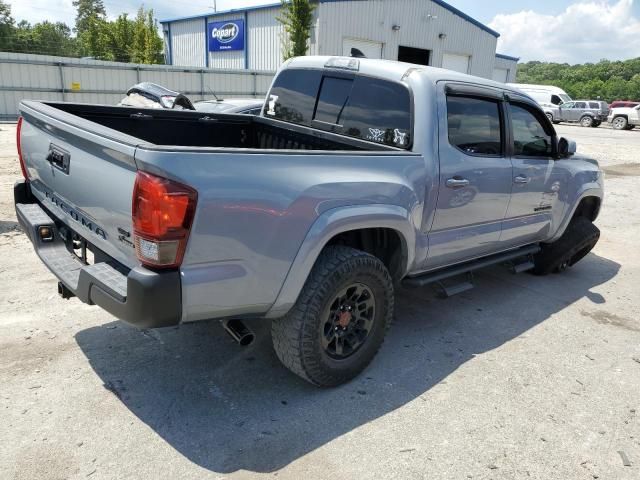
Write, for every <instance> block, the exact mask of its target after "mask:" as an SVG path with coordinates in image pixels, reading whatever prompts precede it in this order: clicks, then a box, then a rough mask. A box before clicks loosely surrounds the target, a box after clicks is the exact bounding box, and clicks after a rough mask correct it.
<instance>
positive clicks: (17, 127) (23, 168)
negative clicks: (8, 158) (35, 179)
mask: <svg viewBox="0 0 640 480" xmlns="http://www.w3.org/2000/svg"><path fill="white" fill-rule="evenodd" d="M21 131H22V117H19V118H18V125H16V147H17V148H18V160H19V161H20V170H22V176H23V177H24V179H25V180H29V175H27V167H25V165H24V158H22V145H21V144H20V142H21V140H20V132H21Z"/></svg>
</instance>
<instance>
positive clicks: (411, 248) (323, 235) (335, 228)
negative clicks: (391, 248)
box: [266, 204, 416, 318]
mask: <svg viewBox="0 0 640 480" xmlns="http://www.w3.org/2000/svg"><path fill="white" fill-rule="evenodd" d="M365 228H389V229H392V230H395V231H396V232H398V233H399V234H400V237H401V238H402V241H403V248H404V249H405V254H406V264H405V271H404V273H406V272H407V271H408V270H409V269H410V268H411V266H412V265H413V262H414V256H415V243H416V229H415V227H414V226H413V224H412V222H411V216H410V214H409V212H408V211H407V210H406V209H405V208H403V207H400V206H397V205H386V204H380V205H378V204H374V205H352V206H347V207H338V208H334V209H331V210H327V211H326V212H324V213H323V214H322V215H320V216H319V217H318V218H317V219H316V221H315V222H314V223H313V225H312V226H311V228H310V229H309V231H308V232H307V235H306V237H305V239H304V241H303V242H302V245H301V246H300V249H299V250H298V253H297V254H296V257H295V259H294V260H293V263H292V264H291V267H290V268H289V272H288V273H287V277H286V278H285V280H284V283H283V285H282V288H281V289H280V292H279V293H278V297H277V298H276V300H275V302H274V303H273V305H272V306H271V308H270V309H269V311H268V312H267V314H266V317H267V318H279V317H282V316H283V315H285V314H286V313H287V312H288V311H289V310H290V309H291V307H293V305H294V304H295V303H296V300H297V299H298V295H299V294H300V292H301V291H302V287H303V286H304V284H305V282H306V281H307V277H308V276H309V273H310V272H311V269H312V268H313V265H314V264H315V263H316V260H317V258H318V256H319V255H320V253H321V252H322V249H323V248H324V247H325V245H327V243H328V242H329V241H330V240H331V239H332V238H333V237H334V236H336V235H337V234H339V233H343V232H347V231H351V230H360V229H365Z"/></svg>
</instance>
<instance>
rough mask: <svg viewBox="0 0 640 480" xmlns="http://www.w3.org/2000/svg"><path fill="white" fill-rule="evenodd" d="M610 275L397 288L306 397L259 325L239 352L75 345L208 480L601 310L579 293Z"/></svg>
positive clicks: (202, 328) (592, 270)
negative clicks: (347, 378)
mask: <svg viewBox="0 0 640 480" xmlns="http://www.w3.org/2000/svg"><path fill="white" fill-rule="evenodd" d="M619 267H620V266H619V265H618V264H617V263H614V262H612V261H610V260H607V259H605V258H602V257H599V256H597V255H593V254H591V255H589V256H588V257H586V258H585V259H584V260H583V261H582V262H581V263H580V264H579V265H577V266H576V267H574V268H573V269H570V270H569V271H568V272H566V273H565V274H563V275H550V276H547V277H535V276H533V275H527V274H521V275H512V274H511V273H509V272H508V271H507V270H506V269H505V268H504V267H495V268H491V269H488V270H485V271H484V272H482V273H480V274H479V275H477V283H478V287H477V288H476V289H474V290H471V291H468V292H466V293H464V294H461V295H458V296H456V297H452V298H450V299H447V300H441V299H439V298H437V297H436V296H435V295H434V294H433V293H432V290H430V289H420V290H401V291H400V292H398V295H397V300H396V305H397V310H396V319H395V322H394V325H393V326H392V328H391V330H390V333H389V336H388V337H387V341H386V342H385V345H384V346H383V348H382V350H381V351H380V353H379V354H378V356H377V358H376V359H375V360H374V362H373V364H372V365H371V366H370V367H369V368H368V369H367V370H366V371H365V372H364V373H363V374H362V375H361V376H360V377H358V378H357V379H355V380H354V381H353V382H351V383H349V384H347V385H344V386H342V387H339V388H335V389H318V388H315V387H313V386H311V385H308V384H307V383H305V382H304V381H302V380H300V379H298V378H297V377H296V376H294V375H293V374H290V373H289V372H288V371H287V370H285V369H284V367H282V366H281V365H280V363H279V361H278V360H277V358H276V356H275V354H274V353H273V351H272V347H271V339H270V333H269V324H268V322H265V321H262V322H261V321H260V320H253V321H251V322H247V323H248V324H250V325H251V326H252V328H254V330H255V332H256V334H257V340H256V341H255V342H254V344H252V345H251V346H249V347H247V348H245V349H242V348H241V347H238V346H236V345H235V344H234V343H232V341H231V340H230V339H229V338H228V337H227V336H226V334H225V333H224V332H223V330H222V328H220V327H219V326H218V324H217V322H211V323H199V324H192V325H184V326H182V327H180V328H174V329H163V330H156V331H152V332H138V331H137V330H135V329H133V328H131V327H128V326H126V325H125V324H123V323H121V322H113V323H109V324H107V325H103V326H100V327H94V328H90V329H87V330H84V331H81V332H79V333H78V334H77V336H76V340H77V342H78V344H79V345H80V347H81V348H82V350H83V351H84V353H85V354H86V356H87V358H88V359H89V361H90V363H91V366H92V367H93V369H94V370H95V371H96V373H97V374H98V375H99V376H100V378H101V379H102V381H103V382H104V385H105V387H106V388H108V389H109V390H111V391H112V392H113V393H114V394H115V395H117V396H118V397H119V398H120V400H121V401H122V403H123V404H124V405H125V406H126V407H127V408H128V409H129V410H130V411H131V412H133V413H134V414H135V415H136V416H137V417H138V418H139V419H140V420H141V421H142V422H144V423H145V424H147V425H148V426H149V427H151V428H152V429H153V430H154V431H155V432H156V433H157V434H158V435H160V436H161V437H162V438H163V439H164V440H165V441H166V442H168V443H169V444H170V445H171V446H172V447H173V448H175V449H176V450H177V451H178V452H180V453H181V454H182V455H184V456H185V457H187V458H188V459H189V460H191V461H193V462H195V463H196V464H197V465H200V466H201V467H204V468H207V469H210V470H212V471H216V472H220V473H229V472H234V471H237V470H249V471H255V472H272V471H275V470H278V469H280V468H282V467H284V466H286V465H287V464H289V463H291V462H293V461H295V460H296V459H298V458H300V457H301V456H303V455H305V454H307V453H309V452H311V451H313V450H315V449H317V448H319V447H321V446H322V445H324V444H326V443H328V442H330V441H331V440H333V439H335V438H337V437H340V436H342V435H344V434H346V433H348V432H350V431H352V430H353V429H355V428H357V427H359V426H361V425H364V424H366V423H368V422H371V421H373V420H376V419H377V418H379V417H382V416H384V415H386V414H388V413H390V412H392V411H394V410H396V409H398V408H400V407H402V406H403V405H405V404H407V403H408V402H411V401H413V400H416V399H418V397H420V395H422V394H424V393H425V392H427V391H428V390H429V389H431V388H432V387H433V386H434V385H436V384H438V383H440V382H441V381H443V380H444V379H446V377H447V376H448V375H449V374H451V373H452V372H454V371H455V370H456V369H457V368H458V367H460V366H461V365H463V364H464V363H465V362H467V361H470V360H472V359H473V358H474V356H476V355H480V354H482V353H484V352H487V351H490V350H492V349H495V348H497V347H500V346H501V345H503V344H505V343H506V342H509V341H510V340H512V339H515V338H517V337H520V336H522V335H523V334H524V333H525V332H527V331H528V330H529V329H531V328H533V327H535V326H536V325H538V324H540V323H541V322H543V321H545V320H546V319H548V318H549V317H550V316H551V315H553V314H554V313H556V312H558V311H560V310H562V309H563V308H565V307H566V306H568V305H570V304H572V303H574V302H576V301H579V300H582V299H584V298H586V300H584V303H585V309H587V310H588V308H589V306H590V305H592V304H593V303H596V304H603V303H606V298H605V297H603V296H602V295H601V294H599V293H596V292H592V291H591V289H592V288H594V287H596V286H598V285H600V284H602V283H604V282H606V281H607V280H609V279H611V278H612V277H614V276H615V275H616V274H617V272H618V270H619ZM599 308H602V307H599ZM575 321H576V323H579V322H588V321H593V320H591V319H589V318H587V317H584V316H580V317H579V318H576V319H575ZM521 341H524V342H526V338H525V339H523V340H521ZM425 421H427V420H425ZM438 435H446V432H440V433H439V434H438ZM398 448H399V449H400V448H403V446H399V447H398Z"/></svg>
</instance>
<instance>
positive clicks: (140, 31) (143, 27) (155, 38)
mask: <svg viewBox="0 0 640 480" xmlns="http://www.w3.org/2000/svg"><path fill="white" fill-rule="evenodd" d="M162 50H163V43H162V38H160V35H159V34H158V25H157V22H156V21H155V19H154V17H153V10H149V11H145V9H144V7H140V9H139V10H138V14H137V15H136V19H135V20H134V22H133V40H132V47H131V61H132V62H135V63H162V60H163V59H162Z"/></svg>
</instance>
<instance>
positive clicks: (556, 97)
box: [507, 83, 572, 123]
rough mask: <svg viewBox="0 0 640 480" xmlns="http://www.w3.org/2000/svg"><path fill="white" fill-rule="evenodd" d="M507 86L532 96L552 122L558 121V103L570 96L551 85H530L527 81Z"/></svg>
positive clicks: (569, 100) (567, 99)
mask: <svg viewBox="0 0 640 480" xmlns="http://www.w3.org/2000/svg"><path fill="white" fill-rule="evenodd" d="M507 85H508V86H509V87H513V88H517V89H518V90H521V91H523V92H524V93H526V94H527V95H529V96H530V97H531V98H533V99H534V100H535V101H536V102H538V104H539V105H540V106H541V107H542V109H543V110H544V113H545V114H546V115H547V117H549V120H551V121H552V122H553V123H559V122H558V121H557V120H555V119H558V118H560V116H559V114H558V105H560V104H562V103H567V102H571V101H572V100H571V97H570V96H569V95H568V94H567V92H565V91H564V90H562V89H561V88H558V87H554V86H552V85H532V84H529V83H507Z"/></svg>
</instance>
